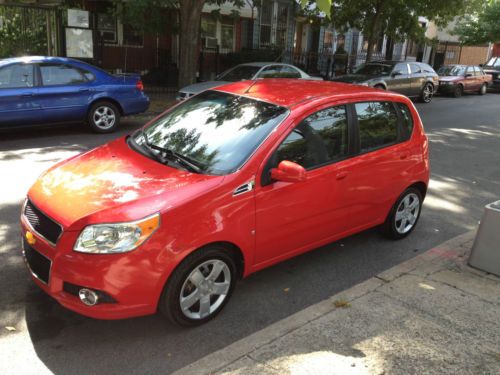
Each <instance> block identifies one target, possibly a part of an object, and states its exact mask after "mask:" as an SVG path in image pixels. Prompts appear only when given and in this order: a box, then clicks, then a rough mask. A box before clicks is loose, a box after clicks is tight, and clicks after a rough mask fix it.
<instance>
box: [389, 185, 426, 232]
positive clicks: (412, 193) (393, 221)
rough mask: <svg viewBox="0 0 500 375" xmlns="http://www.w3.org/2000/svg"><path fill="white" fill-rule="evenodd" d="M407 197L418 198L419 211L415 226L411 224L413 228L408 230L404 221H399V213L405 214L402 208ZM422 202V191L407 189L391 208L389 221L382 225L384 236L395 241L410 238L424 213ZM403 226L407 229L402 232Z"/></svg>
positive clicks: (412, 188)
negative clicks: (421, 214)
mask: <svg viewBox="0 0 500 375" xmlns="http://www.w3.org/2000/svg"><path fill="white" fill-rule="evenodd" d="M406 197H410V198H414V197H417V198H418V211H417V212H416V218H415V221H414V222H413V224H411V227H409V228H406V226H405V225H402V224H403V222H402V220H398V219H397V218H398V212H399V213H401V214H402V213H403V212H404V210H403V211H401V206H402V204H403V203H402V202H403V201H404V200H405V199H406ZM422 201H423V199H422V193H421V192H420V190H418V189H417V188H414V187H410V188H408V189H406V190H405V191H404V192H403V194H401V195H400V196H399V198H398V199H397V201H396V203H394V206H393V207H392V208H391V211H390V212H389V215H387V219H386V220H385V223H384V224H382V226H381V228H380V229H381V231H382V234H383V235H384V236H386V237H387V238H390V239H393V240H399V239H402V238H404V237H406V236H408V235H409V234H410V233H411V232H412V231H413V230H414V229H415V227H416V226H417V223H418V219H419V218H420V213H421V212H422ZM409 202H412V200H411V199H410V200H409ZM398 210H399V211H398ZM398 223H399V225H398ZM402 226H403V227H405V228H404V229H405V230H404V231H401V229H402V228H401V227H402Z"/></svg>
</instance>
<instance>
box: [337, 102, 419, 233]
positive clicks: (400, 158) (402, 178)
mask: <svg viewBox="0 0 500 375" xmlns="http://www.w3.org/2000/svg"><path fill="white" fill-rule="evenodd" d="M352 110H353V112H354V116H353V118H354V119H355V129H356V130H355V131H356V134H357V136H356V140H357V142H356V149H357V156H355V157H352V158H351V159H349V160H346V161H345V162H343V163H342V165H341V166H339V170H338V171H337V173H338V174H339V173H342V172H343V173H344V174H346V175H347V177H346V178H345V179H344V180H340V181H337V186H336V191H337V192H338V195H336V196H335V199H336V200H337V201H339V202H343V204H344V207H343V210H342V217H341V223H343V224H342V225H343V226H342V229H343V230H345V231H349V230H353V229H357V230H358V229H364V228H368V227H371V226H374V225H377V224H381V223H382V222H383V221H384V220H385V217H386V215H387V213H388V212H389V209H390V207H391V206H392V205H393V204H394V202H395V201H396V199H397V197H398V196H399V195H400V194H401V193H402V192H403V191H404V189H405V188H406V187H407V185H408V181H409V177H408V176H410V172H411V166H412V161H411V149H410V147H411V146H410V142H405V141H406V140H407V139H408V138H409V134H411V130H408V128H406V129H407V130H405V128H404V127H403V126H402V121H403V120H402V112H401V111H400V109H399V107H398V105H396V104H395V103H392V102H386V101H368V102H358V103H354V104H353V105H352ZM407 116H410V119H411V115H409V111H408V112H407Z"/></svg>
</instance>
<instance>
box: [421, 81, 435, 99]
mask: <svg viewBox="0 0 500 375" xmlns="http://www.w3.org/2000/svg"><path fill="white" fill-rule="evenodd" d="M433 95H434V85H433V84H432V83H430V82H427V83H426V84H425V85H424V87H423V88H422V91H420V101H421V102H422V103H430V102H431V101H432V96H433Z"/></svg>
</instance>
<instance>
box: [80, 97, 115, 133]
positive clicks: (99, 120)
mask: <svg viewBox="0 0 500 375" xmlns="http://www.w3.org/2000/svg"><path fill="white" fill-rule="evenodd" d="M87 121H88V123H89V125H90V127H91V129H92V130H93V131H94V132H96V133H111V132H113V131H115V130H116V128H117V127H118V125H119V124H120V111H119V110H118V108H116V106H115V105H114V104H113V103H109V102H98V103H95V104H94V105H92V107H91V108H90V111H89V114H88V118H87Z"/></svg>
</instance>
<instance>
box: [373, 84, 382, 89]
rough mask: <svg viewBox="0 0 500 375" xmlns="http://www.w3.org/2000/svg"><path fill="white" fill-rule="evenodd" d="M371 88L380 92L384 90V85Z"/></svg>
mask: <svg viewBox="0 0 500 375" xmlns="http://www.w3.org/2000/svg"><path fill="white" fill-rule="evenodd" d="M373 88H375V89H380V90H385V86H384V85H375V86H373Z"/></svg>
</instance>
